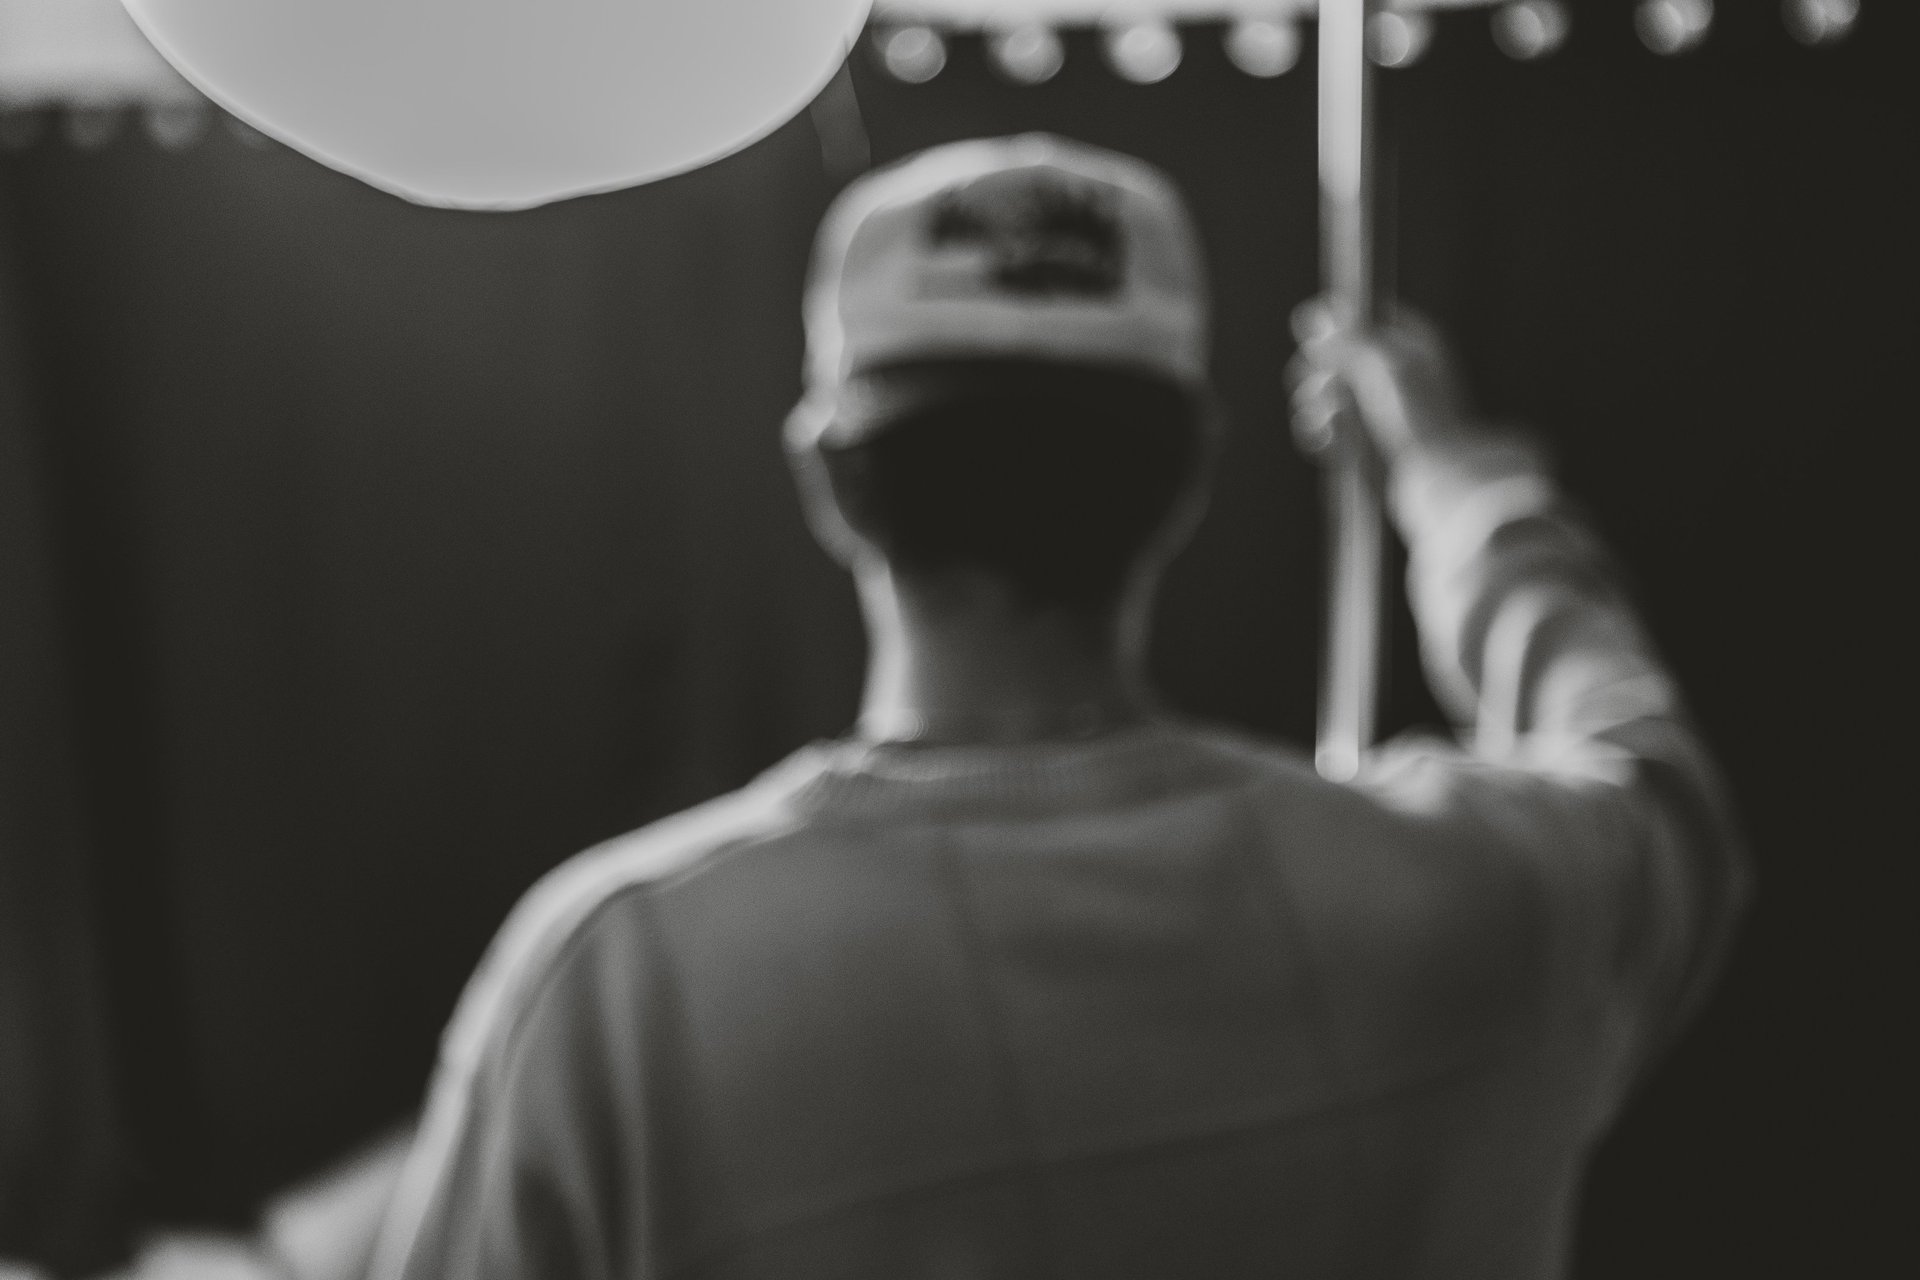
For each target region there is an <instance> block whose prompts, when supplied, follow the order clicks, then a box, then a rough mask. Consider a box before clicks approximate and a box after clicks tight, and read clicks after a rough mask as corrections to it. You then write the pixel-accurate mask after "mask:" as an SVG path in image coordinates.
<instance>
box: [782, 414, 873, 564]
mask: <svg viewBox="0 0 1920 1280" xmlns="http://www.w3.org/2000/svg"><path fill="white" fill-rule="evenodd" d="M822 412H827V410H825V409H824V408H823V407H822V406H820V405H819V404H817V403H812V402H809V401H806V400H802V401H801V402H800V403H799V404H798V405H795V406H794V409H793V412H792V413H791V414H789V415H788V416H787V429H786V433H785V437H786V450H787V466H788V467H789V468H790V469H791V470H792V471H793V482H794V488H795V489H796V490H798V491H799V494H800V514H801V515H802V516H804V517H805V518H806V522H807V528H808V529H809V530H810V531H811V532H812V533H813V538H814V541H815V542H818V543H819V544H820V546H821V548H822V549H823V550H824V551H825V552H826V553H827V554H828V555H830V556H832V557H833V559H834V560H835V561H836V562H837V563H838V564H839V565H840V566H841V567H842V568H844V569H849V570H851V569H854V568H857V567H858V566H859V564H860V563H861V562H862V561H863V560H864V559H866V558H867V557H868V556H869V555H870V554H871V551H872V549H871V548H870V547H868V546H867V543H866V540H865V539H863V538H862V537H861V536H860V535H859V534H857V533H855V532H854V530H853V526H852V525H850V524H848V523H847V518H846V515H845V514H844V513H843V512H842V511H841V510H840V500H839V499H838V498H837V497H835V496H834V492H833V481H832V478H831V477H829V476H828V475H827V464H826V461H825V460H824V459H822V458H821V456H820V444H819V438H820V428H821V427H823V426H824V425H825V424H824V423H823V422H821V421H820V420H819V419H818V417H817V415H818V414H820V413H822Z"/></svg>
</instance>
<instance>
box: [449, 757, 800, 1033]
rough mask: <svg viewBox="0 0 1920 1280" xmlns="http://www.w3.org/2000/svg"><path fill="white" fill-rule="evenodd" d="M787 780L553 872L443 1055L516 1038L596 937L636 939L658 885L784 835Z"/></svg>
mask: <svg viewBox="0 0 1920 1280" xmlns="http://www.w3.org/2000/svg"><path fill="white" fill-rule="evenodd" d="M794 822H795V820H794V818H793V816H792V814H791V812H790V810H789V808H788V806H787V804H786V801H785V796H784V794H783V792H782V790H781V789H780V788H779V787H778V786H770V785H768V784H767V781H766V780H765V779H763V780H761V781H760V782H757V783H755V784H754V785H751V786H748V787H745V788H742V789H741V790H738V791H734V792H729V793H728V794H726V795H723V796H720V797H718V798H716V799H713V800H710V801H708V802H706V803H705V804H700V805H696V806H694V807H693V808H691V809H686V810H683V811H681V812H679V813H676V814H673V815H671V816H669V817H665V818H662V819H660V820H659V821H657V822H653V823H651V824H649V825H647V826H644V827H641V828H639V829H637V830H634V831H630V832H628V833H626V834H624V835H621V836H616V837H615V838H613V839H611V840H607V841H605V842H603V843H601V844H598V845H594V846H593V847H591V848H589V849H586V850H584V851H583V852H581V853H577V854H575V855H574V856H572V857H571V858H568V859H567V860H566V861H565V862H562V863H561V864H559V865H558V866H556V867H554V868H553V869H552V870H551V871H549V872H547V873H546V874H545V875H544V876H542V877H541V878H540V879H539V880H538V881H536V882H535V883H534V885H533V887H532V888H530V889H528V890H527V892H526V893H525V894H524V895H522V897H521V898H520V901H519V902H518V903H517V904H516V905H515V906H514V908H513V910H512V911H511V912H509V913H508V916H507V919H506V922H505V923H504V924H503V925H502V926H501V928H500V930H499V932H498V933H497V934H496V935H495V936H494V940H493V942H492V944H491V945H490V946H489V947H488V949H487V953H486V955H485V956H484V957H483V959H482V960H481V962H480V966H479V968H478V969H476V970H475V972H474V975H473V977H472V979H471V980H470V981H469V983H468V986H467V990H466V993H465V995H464V996H463V997H462V1000H461V1007H460V1009H459V1011H458V1012H457V1014H456V1016H455V1019H454V1022H453V1023H452V1025H450V1026H449V1027H448V1031H447V1039H446V1042H445V1043H444V1044H443V1046H442V1048H443V1053H444V1054H445V1055H446V1056H448V1057H449V1058H453V1059H477V1058H478V1057H479V1056H480V1055H481V1054H482V1053H483V1052H484V1044H485V1042H487V1041H489V1040H500V1041H503V1042H504V1041H507V1040H511V1039H512V1037H513V1027H514V1025H515V1024H516V1023H517V1022H518V1021H520V1019H521V1017H522V1015H523V1014H524V1013H525V1012H526V1010H527V1009H528V1008H529V1007H530V1006H531V1005H532V1004H533V1003H534V1002H535V1001H536V1000H537V999H538V998H539V996H540V993H541V991H542V990H543V989H544V988H545V987H546V986H547V985H548V984H549V982H550V980H551V978H552V977H553V975H554V974H555V973H556V972H558V971H559V970H560V969H561V968H562V967H563V966H564V965H565V964H566V962H567V957H568V956H569V954H570V953H573V952H575V951H577V950H578V949H579V948H580V947H581V946H582V945H583V944H584V943H587V942H588V941H590V940H591V939H592V938H593V937H595V936H601V937H602V938H603V939H604V938H605V937H615V938H616V940H617V939H619V938H627V939H629V940H631V939H632V938H633V936H634V935H636V934H637V933H638V931H639V930H641V929H643V928H644V927H645V926H644V916H645V914H646V911H647V903H646V898H647V895H648V894H649V893H650V891H652V890H654V889H656V888H658V887H659V886H661V885H664V884H669V883H672V882H673V881H675V880H677V879H680V878H682V877H685V876H689V875H695V874H698V873H699V872H700V870H701V869H702V868H704V867H706V866H708V865H710V864H711V863H712V862H713V861H714V860H716V859H719V858H724V857H726V856H727V855H729V854H730V853H733V852H736V851H738V850H740V849H742V848H744V847H748V846H752V845H756V844H759V843H762V842H765V841H769V840H777V839H779V838H781V837H782V836H783V835H784V834H786V833H787V832H788V831H789V830H790V829H791V828H792V827H793V825H794Z"/></svg>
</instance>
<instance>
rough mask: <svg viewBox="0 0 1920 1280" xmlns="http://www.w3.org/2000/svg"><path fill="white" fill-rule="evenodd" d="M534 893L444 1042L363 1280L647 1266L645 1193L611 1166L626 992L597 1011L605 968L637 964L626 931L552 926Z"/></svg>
mask: <svg viewBox="0 0 1920 1280" xmlns="http://www.w3.org/2000/svg"><path fill="white" fill-rule="evenodd" d="M541 896H542V895H541V893H540V891H539V890H536V891H535V894H534V895H531V896H530V898H529V900H528V901H526V902H523V903H522V904H521V906H520V907H519V908H517V909H516V911H515V913H514V917H513V918H512V919H510V920H509V922H508V924H507V926H506V927H505V928H504V929H503V930H502V931H501V934H500V936H499V938H497V939H496V940H495V942H494V944H493V946H492V948H491V949H490V951H489V953H488V956H487V958H486V959H485V960H484V961H483V962H482V964H481V966H480V968H479V969H478V970H477V971H476V973H475V976H474V978H473V979H472V981H471V982H470V983H469V985H468V988H467V990H466V992H465V994H464V995H463V996H462V998H461V1002H460V1006H459V1008H458V1010H457V1011H456V1013H455V1015H454V1018H453V1020H452V1022H451V1023H450V1024H449V1026H448V1029H447V1032H446V1034H445V1036H444V1037H443V1039H442V1045H441V1056H440V1062H439V1065H438V1068H437V1070H436V1073H435V1078H434V1082H433V1085H432V1087H431V1089H430V1091H429V1094H428V1101H427V1107H426V1111H425V1114H424V1116H423V1119H422V1122H421V1126H420V1130H419V1134H418V1136H417V1137H416V1139H415V1143H414V1148H413V1151H412V1153H411V1155H410V1157H409V1160H408V1163H407V1167H406V1171H405V1173H404V1174H403V1175H402V1178H401V1182H400V1185H399V1188H398V1190H397V1191H396V1194H395V1196H394V1199H393V1201H392V1203H391V1205H390V1206H389V1209H388V1213H387V1218H386V1222H385V1224H384V1226H383V1228H382V1231H381V1235H380V1240H379V1244H378V1247H377V1250H376V1253H375V1255H374V1263H373V1266H372V1268H371V1270H370V1272H369V1275H370V1277H371V1280H536V1278H537V1280H614V1278H615V1277H638V1276H645V1275H647V1274H649V1273H648V1271H647V1270H646V1257H645V1248H644V1241H643V1240H640V1239H639V1236H638V1233H641V1232H643V1231H644V1229H645V1224H644V1223H642V1222H639V1221H637V1220H636V1214H635V1213H634V1211H633V1210H632V1208H631V1205H632V1204H635V1203H644V1198H645V1197H644V1190H645V1189H644V1188H643V1187H638V1186H635V1185H634V1177H635V1174H634V1172H633V1170H631V1169H624V1168H623V1169H621V1170H619V1171H617V1172H616V1171H614V1170H612V1169H611V1168H610V1167H609V1161H612V1160H616V1159H618V1158H619V1156H618V1152H617V1151H616V1150H615V1144H614V1143H613V1141H612V1139H613V1138H614V1137H615V1136H616V1135H619V1134H622V1133H627V1134H628V1135H629V1136H631V1131H632V1128H633V1126H634V1125H635V1124H636V1123H638V1121H637V1120H636V1118H635V1116H633V1115H632V1114H629V1113H630V1112H631V1111H632V1110H633V1108H634V1106H635V1101H634V1099H635V1097H636V1096H637V1092H638V1089H639V1088H640V1082H639V1080H638V1079H637V1072H635V1071H633V1070H621V1069H620V1068H621V1065H622V1063H623V1062H624V1063H625V1064H626V1065H628V1066H632V1065H634V1061H633V1058H632V1055H631V1051H630V1046H628V1045H627V1044H625V1043H624V1042H625V1041H629V1040H631V1039H632V1038H633V1037H634V1036H636V1035H637V1026H636V1025H635V1022H636V1017H635V1013H634V1012H633V1007H634V1002H633V1001H632V999H631V998H630V996H631V993H624V994H625V995H626V997H627V998H623V999H621V1000H619V1001H618V1002H617V1003H618V1004H619V1006H620V1007H619V1008H609V1009H601V1008H599V1007H597V1006H598V1005H599V1004H601V1003H603V1001H601V1000H600V999H599V995H600V992H601V986H602V984H600V983H599V982H598V979H599V978H600V977H601V976H602V974H603V973H604V972H605V971H607V970H608V969H610V968H613V967H624V968H626V969H627V970H628V971H629V972H631V971H632V969H633V968H634V966H635V964H636V959H635V957H634V956H633V955H632V954H631V952H632V951H633V949H634V941H633V939H631V938H622V937H614V938H612V939H611V940H609V939H608V938H606V937H604V936H600V935H604V934H606V933H608V932H614V933H618V930H607V929H599V930H596V929H595V928H594V925H595V924H601V925H604V924H605V923H606V922H605V920H604V919H603V918H602V919H598V920H595V921H589V922H587V923H585V924H582V923H579V922H571V921H570V922H566V923H565V924H556V922H555V920H554V919H553V918H552V915H553V913H551V912H548V911H544V910H543V909H542V907H543V904H542V903H541V901H540V898H541ZM562 914H566V913H562ZM602 914H603V916H604V914H605V913H602ZM556 935H558V936H556ZM604 1003H609V1004H612V1003H614V1002H612V1001H607V1002H604ZM615 1038H618V1039H619V1040H620V1041H622V1042H623V1043H620V1044H615V1043H612V1041H613V1040H614V1039H615ZM616 1077H618V1079H617V1080H616ZM615 1190H618V1191H620V1192H621V1193H622V1200H621V1203H620V1204H617V1205H616V1204H615V1203H613V1201H612V1200H611V1199H610V1195H611V1193H612V1192H614V1191H615ZM616 1218H617V1219H618V1221H616V1220H615V1219H616Z"/></svg>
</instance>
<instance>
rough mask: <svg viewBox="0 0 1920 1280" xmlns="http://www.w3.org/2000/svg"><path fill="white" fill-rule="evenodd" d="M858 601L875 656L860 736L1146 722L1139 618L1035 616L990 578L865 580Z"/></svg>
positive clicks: (1020, 731) (1097, 728)
mask: <svg viewBox="0 0 1920 1280" xmlns="http://www.w3.org/2000/svg"><path fill="white" fill-rule="evenodd" d="M860 596H861V603H862V606H863V609H864V611H865V613H866V618H867V630H868V635H869V638H870V642H871V657H870V660H869V663H868V668H867V684H866V692H865V696H864V697H863V699H862V703H861V715H860V729H859V733H860V736H861V737H863V738H865V739H867V740H869V741H886V742H917V743H924V744H927V745H964V744H986V743H1016V742H1042V741H1060V740H1074V739H1081V738H1091V737H1096V736H1098V735H1100V734H1102V733H1106V732H1110V731H1112V730H1114V729H1119V728H1123V727H1126V726H1128V725H1131V724H1136V723H1139V722H1140V721H1142V720H1144V719H1146V718H1147V716H1148V714H1149V711H1148V707H1149V699H1148V696H1147V693H1146V689H1145V683H1144V679H1143V672H1142V667H1143V662H1142V660H1141V657H1142V655H1141V650H1142V649H1143V647H1144V645H1143V644H1142V643H1138V642H1136V638H1135V635H1134V634H1133V633H1134V632H1136V631H1140V630H1142V628H1139V627H1136V626H1130V625H1129V623H1130V622H1131V621H1132V620H1133V619H1134V617H1135V614H1136V611H1134V610H1123V611H1122V612H1121V614H1120V615H1119V616H1116V617H1112V618H1100V619H1086V618H1080V617H1075V616H1073V615H1070V614H1066V613H1063V612H1058V611H1046V612H1036V611H1033V610H1031V609H1027V608H1023V607H1022V606H1021V605H1020V604H1019V603H1018V602H1017V601H1015V600H1014V599H1012V598H1011V596H1010V594H1009V593H1008V592H1007V591H1006V589H1005V588H1004V587H1003V586H1001V585H1000V584H997V583H994V582H992V581H990V580H982V579H975V578H965V579H957V580H952V581H944V582H942V583H941V584H939V585H938V586H937V587H927V586H914V585H909V584H905V583H902V582H901V581H900V580H899V579H897V578H896V577H894V576H893V575H891V574H888V573H886V572H885V571H883V570H876V571H874V572H873V573H872V574H871V575H868V576H866V577H864V578H863V580H862V582H861V584H860ZM1142 638H1143V637H1142Z"/></svg>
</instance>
